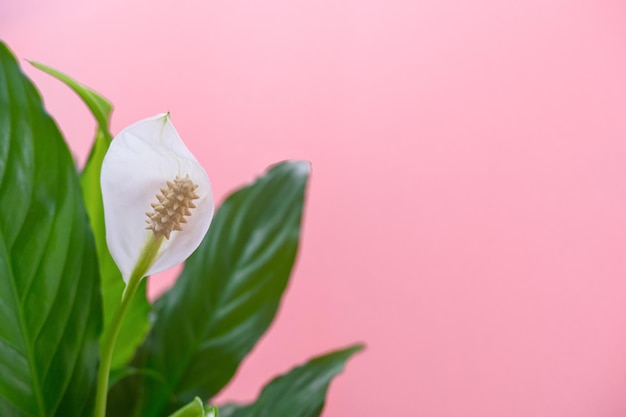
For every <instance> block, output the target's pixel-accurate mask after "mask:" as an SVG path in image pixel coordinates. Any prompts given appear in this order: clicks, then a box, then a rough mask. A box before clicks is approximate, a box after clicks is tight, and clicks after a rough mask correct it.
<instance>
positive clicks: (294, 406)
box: [220, 345, 363, 417]
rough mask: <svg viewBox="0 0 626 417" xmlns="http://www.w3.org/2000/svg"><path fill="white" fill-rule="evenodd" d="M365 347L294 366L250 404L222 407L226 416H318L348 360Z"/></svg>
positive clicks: (221, 413)
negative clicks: (330, 389)
mask: <svg viewBox="0 0 626 417" xmlns="http://www.w3.org/2000/svg"><path fill="white" fill-rule="evenodd" d="M362 348H363V347H362V346H360V345H356V346H353V347H349V348H347V349H343V350H339V351H336V352H333V353H329V354H327V355H324V356H319V357H317V358H315V359H312V360H311V361H309V362H307V363H306V364H304V365H302V366H299V367H297V368H294V369H292V370H291V371H289V372H288V373H286V374H285V375H282V376H279V377H277V378H275V379H274V380H272V381H271V382H270V383H269V384H267V385H266V386H265V388H264V389H263V391H262V392H261V395H259V398H258V399H257V400H256V401H255V402H254V403H252V404H250V405H247V406H235V405H229V406H225V407H222V408H220V410H221V411H220V415H221V416H222V417H317V416H319V415H320V414H321V413H322V409H323V408H324V402H325V400H326V391H328V384H330V381H331V380H332V379H333V378H334V377H335V376H336V375H337V374H339V373H340V372H341V371H342V370H343V367H344V365H345V362H346V361H347V360H348V359H349V358H350V357H351V356H352V355H354V354H355V353H356V352H358V351H360V350H361V349H362Z"/></svg>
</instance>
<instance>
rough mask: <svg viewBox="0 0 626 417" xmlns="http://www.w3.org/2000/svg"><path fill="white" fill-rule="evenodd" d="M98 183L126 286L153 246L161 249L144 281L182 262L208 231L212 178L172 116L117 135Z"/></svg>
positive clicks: (109, 239) (111, 246)
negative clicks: (146, 250) (154, 243)
mask: <svg viewBox="0 0 626 417" xmlns="http://www.w3.org/2000/svg"><path fill="white" fill-rule="evenodd" d="M100 180H101V185H102V199H103V202H104V218H105V223H106V237H107V244H108V246H109V251H110V252H111V255H112V256H113V259H114V260H115V262H116V263H117V266H118V267H119V269H120V271H121V272H122V276H123V277H124V280H126V281H128V279H129V277H130V275H131V273H132V272H133V269H134V268H135V266H136V264H137V261H138V260H139V257H140V255H141V253H142V251H143V250H144V248H145V247H146V245H147V244H149V243H150V242H151V240H152V241H154V240H155V239H161V240H162V243H161V246H160V247H159V251H158V253H157V256H156V258H155V259H154V262H153V263H152V264H151V266H150V267H149V268H148V270H147V271H146V273H145V275H150V274H155V273H158V272H161V271H164V270H166V269H168V268H171V267H173V266H175V265H178V264H179V263H181V262H183V261H184V260H185V259H186V258H187V257H188V256H189V255H190V254H191V253H192V252H193V251H194V250H195V249H196V248H197V247H198V245H199V244H200V242H201V241H202V239H203V237H204V235H205V234H206V232H207V229H208V228H209V224H210V223H211V219H212V217H213V193H212V191H211V184H210V182H209V178H208V177H207V174H206V172H205V171H204V169H203V168H202V166H200V164H199V163H198V161H197V160H196V159H195V158H194V156H193V155H192V154H191V152H189V150H188V149H187V147H186V146H185V144H184V143H183V142H182V140H181V139H180V136H179V135H178V133H177V132H176V130H175V129H174V126H173V125H172V123H171V121H170V117H169V114H161V115H158V116H155V117H152V118H149V119H145V120H142V121H140V122H137V123H135V124H133V125H131V126H129V127H127V128H126V129H124V130H123V131H122V132H121V133H120V134H118V135H117V136H116V137H115V139H113V142H111V146H110V147H109V150H108V152H107V154H106V156H105V158H104V161H103V163H102V173H101V177H100ZM146 226H147V227H148V228H146ZM150 239H151V240H150Z"/></svg>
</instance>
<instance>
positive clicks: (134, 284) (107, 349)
mask: <svg viewBox="0 0 626 417" xmlns="http://www.w3.org/2000/svg"><path fill="white" fill-rule="evenodd" d="M162 242H163V238H160V239H158V240H156V239H154V238H153V236H150V238H149V240H148V242H147V243H146V246H145V247H144V248H143V250H142V251H141V255H140V256H139V260H138V261H137V264H136V265H135V269H134V270H133V272H132V274H131V275H130V278H129V280H128V284H127V285H126V289H125V290H124V293H123V294H122V302H121V303H120V305H119V306H118V308H117V310H116V311H115V315H114V316H113V320H111V323H110V325H109V327H108V328H107V329H105V330H104V331H105V332H106V333H105V335H104V341H103V347H102V352H101V357H100V367H99V368H98V386H97V389H96V409H95V413H94V416H95V417H105V416H106V407H107V396H108V393H109V373H110V370H111V361H112V360H113V351H114V349H115V342H116V341H117V335H118V333H119V331H120V328H121V326H122V321H123V320H124V316H125V315H126V312H127V311H128V307H129V306H130V302H131V301H132V299H133V297H134V295H135V293H136V292H137V288H139V284H140V283H141V279H142V278H143V277H144V276H145V274H146V272H147V271H148V268H149V267H150V265H152V263H153V262H154V259H155V258H156V255H157V253H158V251H159V248H160V247H161V243H162Z"/></svg>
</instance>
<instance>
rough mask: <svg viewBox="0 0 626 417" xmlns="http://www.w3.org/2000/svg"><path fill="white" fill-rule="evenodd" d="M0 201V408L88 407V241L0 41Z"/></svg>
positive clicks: (96, 327) (92, 309) (49, 411)
mask: <svg viewBox="0 0 626 417" xmlns="http://www.w3.org/2000/svg"><path fill="white" fill-rule="evenodd" d="M0 207H2V208H3V209H2V210H1V211H0V317H2V320H0V415H2V416H3V417H13V416H29V417H31V416H41V417H43V416H63V417H73V416H77V417H78V416H86V415H89V414H90V410H91V407H92V406H93V397H94V390H95V380H96V372H97V362H98V338H99V335H100V331H101V325H102V323H101V318H102V317H101V300H100V294H99V277H98V267H97V255H96V248H95V245H94V241H93V236H92V234H91V231H90V230H89V224H88V219H87V215H86V213H85V209H84V206H83V202H82V197H81V192H80V185H79V179H78V174H77V172H76V169H75V167H74V163H73V161H72V157H71V155H70V153H69V150H68V149H67V146H66V145H65V143H64V141H63V138H62V136H61V133H60V131H59V129H58V128H57V126H56V125H55V123H54V121H53V120H52V119H51V118H50V116H48V114H47V113H46V112H45V110H44V108H43V105H42V102H41V98H40V96H39V94H38V92H37V91H36V89H35V88H34V86H33V85H32V84H31V82H30V81H29V80H28V79H27V78H26V77H25V76H24V74H23V73H22V72H21V70H20V69H19V67H18V65H17V62H16V61H15V58H14V57H13V56H12V55H11V52H10V51H9V50H8V48H7V47H6V46H5V45H4V44H2V43H0Z"/></svg>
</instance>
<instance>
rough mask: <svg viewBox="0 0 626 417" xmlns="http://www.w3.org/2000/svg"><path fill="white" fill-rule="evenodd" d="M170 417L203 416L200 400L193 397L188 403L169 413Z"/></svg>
mask: <svg viewBox="0 0 626 417" xmlns="http://www.w3.org/2000/svg"><path fill="white" fill-rule="evenodd" d="M170 417H204V407H203V405H202V400H201V399H200V398H198V397H196V398H194V399H193V400H192V401H191V402H190V403H189V404H187V405H186V406H184V407H183V408H181V409H180V410H178V411H176V412H175V413H173V414H170Z"/></svg>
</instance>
